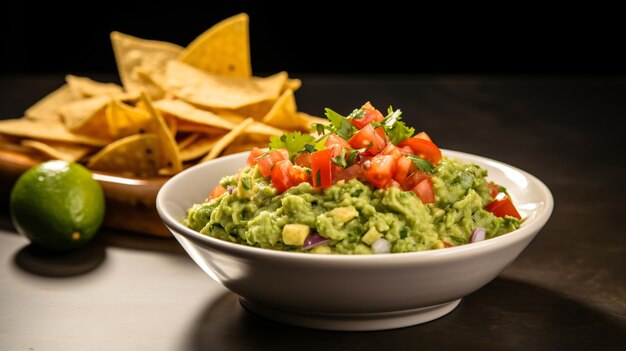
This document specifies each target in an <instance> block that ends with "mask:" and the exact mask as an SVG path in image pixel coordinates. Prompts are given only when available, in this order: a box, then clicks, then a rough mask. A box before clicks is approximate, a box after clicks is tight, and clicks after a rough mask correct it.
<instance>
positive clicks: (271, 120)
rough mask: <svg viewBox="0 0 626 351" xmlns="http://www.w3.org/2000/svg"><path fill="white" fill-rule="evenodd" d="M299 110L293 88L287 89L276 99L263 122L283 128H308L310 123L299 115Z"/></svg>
mask: <svg viewBox="0 0 626 351" xmlns="http://www.w3.org/2000/svg"><path fill="white" fill-rule="evenodd" d="M297 111H298V108H297V107H296V99H295V97H294V96H293V90H291V89H287V90H285V92H284V93H283V95H281V96H280V98H279V99H278V101H276V103H275V104H274V106H273V107H272V109H271V110H270V112H268V113H267V115H265V117H263V122H264V123H266V124H269V125H270V126H274V127H278V128H282V129H289V130H294V129H297V130H302V129H306V128H307V126H308V124H307V122H306V121H304V120H302V119H301V118H299V117H298V115H297Z"/></svg>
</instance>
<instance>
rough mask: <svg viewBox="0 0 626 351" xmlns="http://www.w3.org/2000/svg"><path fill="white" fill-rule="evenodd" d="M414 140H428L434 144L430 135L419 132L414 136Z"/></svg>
mask: <svg viewBox="0 0 626 351" xmlns="http://www.w3.org/2000/svg"><path fill="white" fill-rule="evenodd" d="M414 138H418V139H424V140H428V141H430V142H431V143H432V142H433V140H432V139H431V138H430V136H429V135H428V134H426V132H419V133H417V134H416V135H415V136H414Z"/></svg>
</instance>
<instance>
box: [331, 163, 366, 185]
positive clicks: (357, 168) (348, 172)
mask: <svg viewBox="0 0 626 351" xmlns="http://www.w3.org/2000/svg"><path fill="white" fill-rule="evenodd" d="M354 178H356V179H359V180H365V174H364V173H363V169H362V168H361V165H359V164H356V163H355V164H353V165H352V166H349V167H346V168H344V169H343V170H342V171H341V172H339V174H337V176H336V177H335V178H334V180H335V182H338V181H340V180H345V181H348V180H350V179H354Z"/></svg>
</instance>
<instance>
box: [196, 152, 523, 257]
mask: <svg viewBox="0 0 626 351" xmlns="http://www.w3.org/2000/svg"><path fill="white" fill-rule="evenodd" d="M486 175H487V171H486V170H484V169H481V168H479V167H478V166H476V165H474V164H468V163H463V162H460V161H457V160H453V159H448V158H443V160H441V162H440V163H439V164H438V165H437V166H435V167H434V169H433V170H432V176H431V180H432V184H433V189H434V193H435V199H436V200H435V202H434V203H429V204H424V203H423V202H422V200H420V198H419V197H418V196H417V195H416V193H415V192H412V191H403V190H402V189H400V188H399V187H393V186H391V187H387V188H383V189H378V188H376V187H374V186H372V185H369V183H367V182H365V183H364V182H362V181H360V180H358V179H350V180H347V181H346V180H340V181H338V182H336V183H335V184H334V185H332V186H329V187H326V188H324V189H316V188H314V187H313V186H312V185H311V183H309V182H302V183H300V184H298V185H296V186H293V187H291V188H289V189H287V190H285V191H284V192H282V193H281V194H279V193H278V191H277V189H276V188H275V187H274V186H273V185H272V182H271V181H269V180H268V178H267V177H263V176H262V175H261V174H260V173H259V170H258V167H257V166H253V167H247V168H245V169H243V170H242V171H240V172H239V173H238V175H237V176H229V177H225V178H223V179H222V180H221V182H220V184H221V186H222V187H224V188H225V189H229V191H227V192H224V193H223V194H221V195H220V196H219V197H217V198H215V199H212V200H210V201H208V202H205V203H201V204H196V205H194V206H193V207H192V208H190V209H189V211H188V216H187V219H186V221H185V224H186V225H187V226H188V227H190V228H192V229H194V230H197V231H199V232H200V233H203V234H206V235H209V236H212V237H216V238H218V239H222V240H226V241H230V242H234V243H239V244H245V245H250V246H256V247H262V248H268V249H274V250H283V251H300V252H314V253H337V254H369V253H374V252H380V249H378V251H377V249H375V248H376V247H379V246H380V245H381V244H380V243H381V242H383V244H384V245H383V246H385V245H388V249H389V251H390V252H413V251H423V250H430V249H439V248H444V247H446V246H454V245H461V244H466V243H468V241H469V237H470V235H471V234H472V232H473V231H474V230H475V229H476V228H479V227H482V228H485V229H486V238H492V237H495V236H498V235H501V234H504V233H508V232H510V231H513V230H515V229H517V228H519V225H520V222H519V220H518V219H516V218H513V217H510V216H505V217H496V216H495V215H494V214H493V213H491V212H489V211H487V210H485V209H484V207H485V205H486V204H488V203H489V202H491V201H492V200H493V198H492V197H491V194H490V191H489V187H488V185H487V181H486V180H485V176H486ZM311 236H316V237H317V238H318V239H320V240H322V241H321V242H322V244H318V245H315V246H313V245H308V244H307V242H306V240H307V239H308V238H310V237H311ZM381 239H384V240H381Z"/></svg>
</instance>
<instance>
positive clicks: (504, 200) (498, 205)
mask: <svg viewBox="0 0 626 351" xmlns="http://www.w3.org/2000/svg"><path fill="white" fill-rule="evenodd" d="M502 194H503V195H500V196H497V197H496V199H495V200H494V201H492V202H490V203H489V204H487V206H485V210H487V211H489V212H491V213H493V214H494V215H496V217H505V216H511V217H515V218H517V219H522V216H520V214H519V212H517V209H516V208H515V205H513V201H511V198H510V197H508V196H506V195H504V193H502Z"/></svg>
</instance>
